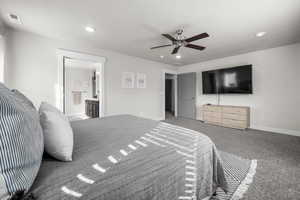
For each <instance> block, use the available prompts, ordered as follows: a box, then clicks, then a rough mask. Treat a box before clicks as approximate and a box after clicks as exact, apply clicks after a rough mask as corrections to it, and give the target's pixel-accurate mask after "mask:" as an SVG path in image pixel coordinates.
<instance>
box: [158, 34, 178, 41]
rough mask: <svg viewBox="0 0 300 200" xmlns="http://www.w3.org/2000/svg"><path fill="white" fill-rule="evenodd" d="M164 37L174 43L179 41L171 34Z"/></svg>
mask: <svg viewBox="0 0 300 200" xmlns="http://www.w3.org/2000/svg"><path fill="white" fill-rule="evenodd" d="M162 36H164V37H166V38H168V39H169V40H171V41H172V42H175V41H177V40H176V39H175V38H174V37H173V36H171V35H170V34H162Z"/></svg>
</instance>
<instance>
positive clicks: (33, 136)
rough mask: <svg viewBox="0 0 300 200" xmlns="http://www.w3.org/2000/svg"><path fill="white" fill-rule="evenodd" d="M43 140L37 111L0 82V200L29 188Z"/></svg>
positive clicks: (39, 160)
mask: <svg viewBox="0 0 300 200" xmlns="http://www.w3.org/2000/svg"><path fill="white" fill-rule="evenodd" d="M43 141H44V140H43V132H42V129H41V126H40V122H39V115H38V112H37V111H36V110H35V109H32V107H29V106H28V104H26V103H24V102H23V101H20V99H19V98H18V97H16V96H15V94H14V93H13V92H11V91H10V90H9V89H8V88H6V87H5V86H4V85H3V84H1V83H0V152H1V153H0V199H7V198H10V197H12V196H14V195H15V194H16V193H20V192H27V191H28V189H29V188H30V187H31V185H32V183H33V181H34V179H35V177H36V175H37V173H38V170H39V168H40V164H41V160H42V156H43V150H44V143H43Z"/></svg>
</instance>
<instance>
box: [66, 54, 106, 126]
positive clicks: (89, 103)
mask: <svg viewBox="0 0 300 200" xmlns="http://www.w3.org/2000/svg"><path fill="white" fill-rule="evenodd" d="M100 78H101V64H100V63H97V62H91V61H85V60H78V59H72V58H65V61H64V98H65V110H64V111H65V115H66V116H67V117H68V118H69V120H71V121H74V120H80V119H88V118H98V117H99V110H100V107H99V98H100V89H99V88H100V84H101V81H100Z"/></svg>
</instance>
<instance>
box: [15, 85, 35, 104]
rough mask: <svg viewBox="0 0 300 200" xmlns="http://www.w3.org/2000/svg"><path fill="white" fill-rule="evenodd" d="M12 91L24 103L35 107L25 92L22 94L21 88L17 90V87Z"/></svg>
mask: <svg viewBox="0 0 300 200" xmlns="http://www.w3.org/2000/svg"><path fill="white" fill-rule="evenodd" d="M11 91H12V92H13V93H14V94H15V96H16V97H17V98H18V99H19V100H20V101H22V104H25V105H28V106H29V108H30V107H31V108H33V109H35V107H34V105H33V103H32V102H31V101H30V100H29V99H28V98H27V97H26V96H25V95H24V94H22V93H21V92H20V91H19V90H17V89H12V90H11Z"/></svg>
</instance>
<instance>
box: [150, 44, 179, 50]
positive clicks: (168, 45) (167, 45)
mask: <svg viewBox="0 0 300 200" xmlns="http://www.w3.org/2000/svg"><path fill="white" fill-rule="evenodd" d="M170 46H173V44H166V45H161V46H156V47H151V48H150V49H158V48H162V47H170Z"/></svg>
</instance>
